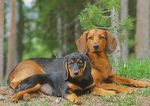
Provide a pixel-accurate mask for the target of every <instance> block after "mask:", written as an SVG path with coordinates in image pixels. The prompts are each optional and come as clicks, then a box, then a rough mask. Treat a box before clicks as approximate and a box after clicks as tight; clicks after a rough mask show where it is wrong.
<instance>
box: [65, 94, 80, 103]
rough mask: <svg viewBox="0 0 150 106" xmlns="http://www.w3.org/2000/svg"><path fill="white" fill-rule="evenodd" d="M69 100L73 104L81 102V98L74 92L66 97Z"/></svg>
mask: <svg viewBox="0 0 150 106" xmlns="http://www.w3.org/2000/svg"><path fill="white" fill-rule="evenodd" d="M66 98H67V99H68V100H69V101H71V102H72V103H75V104H81V100H80V99H79V98H78V97H77V96H76V95H75V94H73V93H72V94H69V95H67V97H66Z"/></svg>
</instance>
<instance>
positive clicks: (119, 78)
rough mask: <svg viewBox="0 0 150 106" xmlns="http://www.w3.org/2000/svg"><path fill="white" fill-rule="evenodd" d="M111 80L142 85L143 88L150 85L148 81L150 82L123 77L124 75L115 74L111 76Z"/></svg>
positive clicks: (136, 85) (137, 85)
mask: <svg viewBox="0 0 150 106" xmlns="http://www.w3.org/2000/svg"><path fill="white" fill-rule="evenodd" d="M109 80H111V81H113V82H117V83H119V84H124V85H131V86H135V87H141V88H145V87H150V83H148V82H143V81H137V80H133V79H130V78H123V77H120V76H117V75H115V74H114V75H111V76H109Z"/></svg>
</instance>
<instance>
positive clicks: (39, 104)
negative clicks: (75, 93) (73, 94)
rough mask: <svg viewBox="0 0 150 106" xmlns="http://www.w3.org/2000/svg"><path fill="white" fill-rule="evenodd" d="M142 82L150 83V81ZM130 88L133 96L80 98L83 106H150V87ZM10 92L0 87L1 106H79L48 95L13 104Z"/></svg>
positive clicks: (89, 96) (87, 96)
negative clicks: (132, 90)
mask: <svg viewBox="0 0 150 106" xmlns="http://www.w3.org/2000/svg"><path fill="white" fill-rule="evenodd" d="M140 80H141V81H146V82H150V79H144V78H143V79H140ZM125 87H126V86H125ZM130 88H133V89H134V91H135V92H134V93H132V94H123V93H118V94H117V96H115V97H100V96H93V95H91V94H84V95H81V96H79V98H80V99H81V101H82V104H81V106H150V87H149V88H134V87H130ZM10 92H11V90H10V88H9V87H0V106H77V105H75V104H72V103H71V102H69V101H68V100H66V99H63V98H61V97H56V96H46V95H44V96H39V97H34V98H31V100H30V101H28V102H25V101H23V100H19V102H18V103H12V102H11V96H10V94H11V93H10Z"/></svg>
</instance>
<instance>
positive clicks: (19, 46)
mask: <svg viewBox="0 0 150 106" xmlns="http://www.w3.org/2000/svg"><path fill="white" fill-rule="evenodd" d="M18 5H19V8H18V13H19V14H18V16H19V19H18V24H17V42H16V43H17V45H16V46H17V54H18V56H17V62H21V61H22V52H23V49H24V46H23V43H22V36H23V34H24V12H23V8H22V6H23V2H22V0H18Z"/></svg>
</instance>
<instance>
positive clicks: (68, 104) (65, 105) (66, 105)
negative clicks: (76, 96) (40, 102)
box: [63, 103, 74, 106]
mask: <svg viewBox="0 0 150 106" xmlns="http://www.w3.org/2000/svg"><path fill="white" fill-rule="evenodd" d="M73 105H74V104H73V103H65V104H63V106H73Z"/></svg>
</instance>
